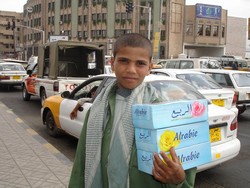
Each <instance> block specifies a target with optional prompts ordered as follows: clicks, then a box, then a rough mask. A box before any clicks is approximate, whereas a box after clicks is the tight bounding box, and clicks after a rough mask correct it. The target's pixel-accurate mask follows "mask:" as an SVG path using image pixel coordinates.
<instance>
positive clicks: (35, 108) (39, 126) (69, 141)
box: [0, 86, 250, 188]
mask: <svg viewBox="0 0 250 188" xmlns="http://www.w3.org/2000/svg"><path fill="white" fill-rule="evenodd" d="M0 101H1V102H2V103H4V104H5V105H6V106H7V107H8V108H9V109H11V110H12V111H13V112H14V113H15V114H16V115H17V116H18V117H20V118H21V119H22V120H23V121H24V122H25V123H26V124H27V125H28V126H29V127H30V128H32V129H33V130H34V131H36V132H37V133H38V134H39V135H40V136H42V137H43V138H44V139H46V140H47V141H48V142H49V143H50V144H52V145H53V146H54V147H55V148H56V149H58V150H59V151H60V152H61V153H62V154H63V155H65V156H66V157H67V158H68V159H69V160H70V161H72V162H73V161H74V157H75V152H76V147H77V142H78V140H77V138H75V137H73V136H70V135H67V134H62V135H59V136H58V137H51V136H49V135H48V133H47V131H46V127H45V126H44V125H43V123H42V120H41V103H40V99H39V97H37V98H36V97H34V98H33V100H30V101H24V100H23V99H22V91H21V87H19V86H15V87H12V88H5V87H1V88H0ZM249 122H250V112H249V111H248V110H247V111H246V112H244V113H243V114H241V115H240V116H239V117H238V123H239V128H238V132H237V137H238V139H239V140H240V142H241V149H240V153H239V154H238V155H237V156H236V157H235V158H233V159H232V160H229V161H228V162H225V163H223V164H222V165H218V166H216V167H214V168H212V169H209V170H205V171H203V172H199V173H197V175H196V183H195V187H204V186H208V187H212V188H216V187H225V188H227V187H248V186H249V184H250V182H249V179H250V178H249V173H248V171H249V169H250V161H249V158H250V151H249V147H250V136H249V135H250V129H249Z"/></svg>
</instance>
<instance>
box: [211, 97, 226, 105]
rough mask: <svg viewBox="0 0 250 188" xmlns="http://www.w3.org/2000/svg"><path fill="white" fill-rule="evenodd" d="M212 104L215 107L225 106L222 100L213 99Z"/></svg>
mask: <svg viewBox="0 0 250 188" xmlns="http://www.w3.org/2000/svg"><path fill="white" fill-rule="evenodd" d="M212 103H213V104H215V105H217V106H222V107H224V106H225V101H224V100H223V99H213V100H212Z"/></svg>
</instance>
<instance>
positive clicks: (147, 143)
mask: <svg viewBox="0 0 250 188" xmlns="http://www.w3.org/2000/svg"><path fill="white" fill-rule="evenodd" d="M170 137H171V139H170ZM209 140H210V138H209V124H208V122H207V121H202V122H198V123H191V124H186V125H181V126H175V127H169V128H165V129H141V128H135V141H136V147H137V149H140V150H145V151H151V152H160V151H161V149H160V146H162V145H163V144H165V145H169V146H170V145H172V144H173V143H174V142H175V141H179V144H178V145H174V147H175V149H180V148H183V147H188V146H191V145H194V144H199V143H202V142H208V141H209ZM162 151H164V150H162ZM165 151H166V150H165Z"/></svg>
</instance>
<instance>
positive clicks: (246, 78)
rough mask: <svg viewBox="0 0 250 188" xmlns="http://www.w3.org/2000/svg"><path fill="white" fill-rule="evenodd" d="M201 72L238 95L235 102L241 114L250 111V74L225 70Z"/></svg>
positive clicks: (202, 70)
mask: <svg viewBox="0 0 250 188" xmlns="http://www.w3.org/2000/svg"><path fill="white" fill-rule="evenodd" d="M199 71H201V72H203V73H206V74H207V75H209V76H211V77H212V78H213V79H214V80H215V81H216V82H218V83H219V84H220V85H221V86H222V87H223V88H226V89H230V90H232V91H234V92H235V93H236V97H235V98H236V100H235V101H236V106H237V108H238V109H239V114H242V113H243V112H244V111H245V110H248V109H250V72H247V71H238V70H224V69H220V70H218V69H217V70H216V69H213V70H210V69H209V70H208V69H206V70H204V69H200V70H199Z"/></svg>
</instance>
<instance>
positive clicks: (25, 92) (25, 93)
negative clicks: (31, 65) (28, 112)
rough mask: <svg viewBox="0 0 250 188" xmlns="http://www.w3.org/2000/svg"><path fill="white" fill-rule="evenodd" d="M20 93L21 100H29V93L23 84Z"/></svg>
mask: <svg viewBox="0 0 250 188" xmlns="http://www.w3.org/2000/svg"><path fill="white" fill-rule="evenodd" d="M22 95H23V100H24V101H29V100H30V96H31V95H30V94H29V93H28V92H27V89H26V86H25V85H24V86H23V87H22Z"/></svg>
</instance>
